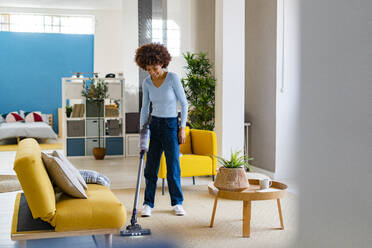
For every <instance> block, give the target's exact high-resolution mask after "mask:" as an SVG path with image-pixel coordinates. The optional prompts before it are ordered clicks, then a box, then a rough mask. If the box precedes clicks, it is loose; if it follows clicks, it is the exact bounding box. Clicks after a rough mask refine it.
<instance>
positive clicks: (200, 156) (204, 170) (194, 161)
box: [158, 127, 217, 194]
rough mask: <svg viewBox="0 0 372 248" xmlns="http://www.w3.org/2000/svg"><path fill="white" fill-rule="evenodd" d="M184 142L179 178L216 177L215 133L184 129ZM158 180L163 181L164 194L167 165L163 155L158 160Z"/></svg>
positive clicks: (181, 151) (181, 148)
mask: <svg viewBox="0 0 372 248" xmlns="http://www.w3.org/2000/svg"><path fill="white" fill-rule="evenodd" d="M185 134H186V142H185V144H181V145H180V153H182V156H181V157H180V167H181V177H193V180H194V184H195V176H210V175H211V176H213V180H214V175H216V168H217V159H216V158H215V157H213V156H211V155H217V138H216V133H215V132H213V131H207V130H197V129H190V128H189V127H186V129H185ZM158 177H159V178H162V179H163V187H162V191H163V194H164V179H165V178H167V165H166V160H165V156H164V153H163V155H162V157H161V159H160V168H159V174H158Z"/></svg>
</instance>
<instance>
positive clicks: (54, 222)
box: [11, 139, 127, 246]
mask: <svg viewBox="0 0 372 248" xmlns="http://www.w3.org/2000/svg"><path fill="white" fill-rule="evenodd" d="M14 170H15V171H16V173H17V177H18V180H19V182H20V184H21V186H22V189H23V194H22V193H19V194H18V195H17V198H16V202H15V207H14V214H13V222H12V230H11V238H12V240H23V241H24V240H29V239H40V238H55V237H66V236H78V235H105V237H106V244H107V245H108V246H110V245H111V240H112V234H113V233H119V232H120V228H121V227H122V226H123V225H124V224H125V222H126V218H127V213H126V209H125V207H124V206H123V204H122V203H121V202H120V201H119V200H118V199H117V198H116V197H115V195H114V194H113V193H112V192H111V190H110V189H109V188H107V187H105V186H102V185H96V184H88V189H87V190H86V194H87V196H88V199H78V198H73V197H70V196H68V195H66V194H62V196H61V197H59V198H58V200H57V201H56V196H55V192H54V189H53V186H52V183H51V181H50V178H49V176H48V173H47V171H46V169H45V167H44V164H43V162H42V159H41V150H40V147H39V144H38V143H37V142H36V140H34V139H24V140H22V141H21V142H20V143H19V145H18V151H17V154H16V157H15V162H14ZM22 198H23V203H22ZM25 204H26V206H25ZM25 209H26V210H27V209H29V210H28V211H30V212H31V215H32V216H30V218H29V219H28V220H27V213H26V214H25V211H26V210H25ZM20 218H21V219H20ZM24 222H28V223H24ZM22 223H23V224H22ZM40 225H41V226H44V227H43V228H41V229H38V226H40ZM24 226H28V228H26V229H27V230H26V229H24ZM33 226H34V227H35V228H36V229H35V230H33V228H32V227H33Z"/></svg>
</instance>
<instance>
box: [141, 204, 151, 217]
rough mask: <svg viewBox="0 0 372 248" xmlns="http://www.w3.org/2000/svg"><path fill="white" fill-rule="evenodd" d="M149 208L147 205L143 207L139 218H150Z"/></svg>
mask: <svg viewBox="0 0 372 248" xmlns="http://www.w3.org/2000/svg"><path fill="white" fill-rule="evenodd" d="M151 210H152V209H151V207H150V206H149V205H147V204H145V205H143V207H142V210H141V216H142V217H150V216H151Z"/></svg>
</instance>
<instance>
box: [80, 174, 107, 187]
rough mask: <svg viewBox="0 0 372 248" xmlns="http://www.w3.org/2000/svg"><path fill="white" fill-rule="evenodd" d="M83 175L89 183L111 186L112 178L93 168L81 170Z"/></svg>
mask: <svg viewBox="0 0 372 248" xmlns="http://www.w3.org/2000/svg"><path fill="white" fill-rule="evenodd" d="M80 174H81V176H82V177H83V178H84V180H85V182H86V183H87V184H92V183H94V184H100V185H103V186H106V187H108V188H109V187H110V179H108V178H107V177H106V176H104V175H103V174H101V173H99V172H97V171H93V170H80Z"/></svg>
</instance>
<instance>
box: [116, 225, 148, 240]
mask: <svg viewBox="0 0 372 248" xmlns="http://www.w3.org/2000/svg"><path fill="white" fill-rule="evenodd" d="M120 235H121V236H126V237H129V236H145V235H151V230H150V229H142V228H141V226H140V225H138V224H135V225H129V226H127V228H126V229H125V230H121V231H120Z"/></svg>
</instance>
